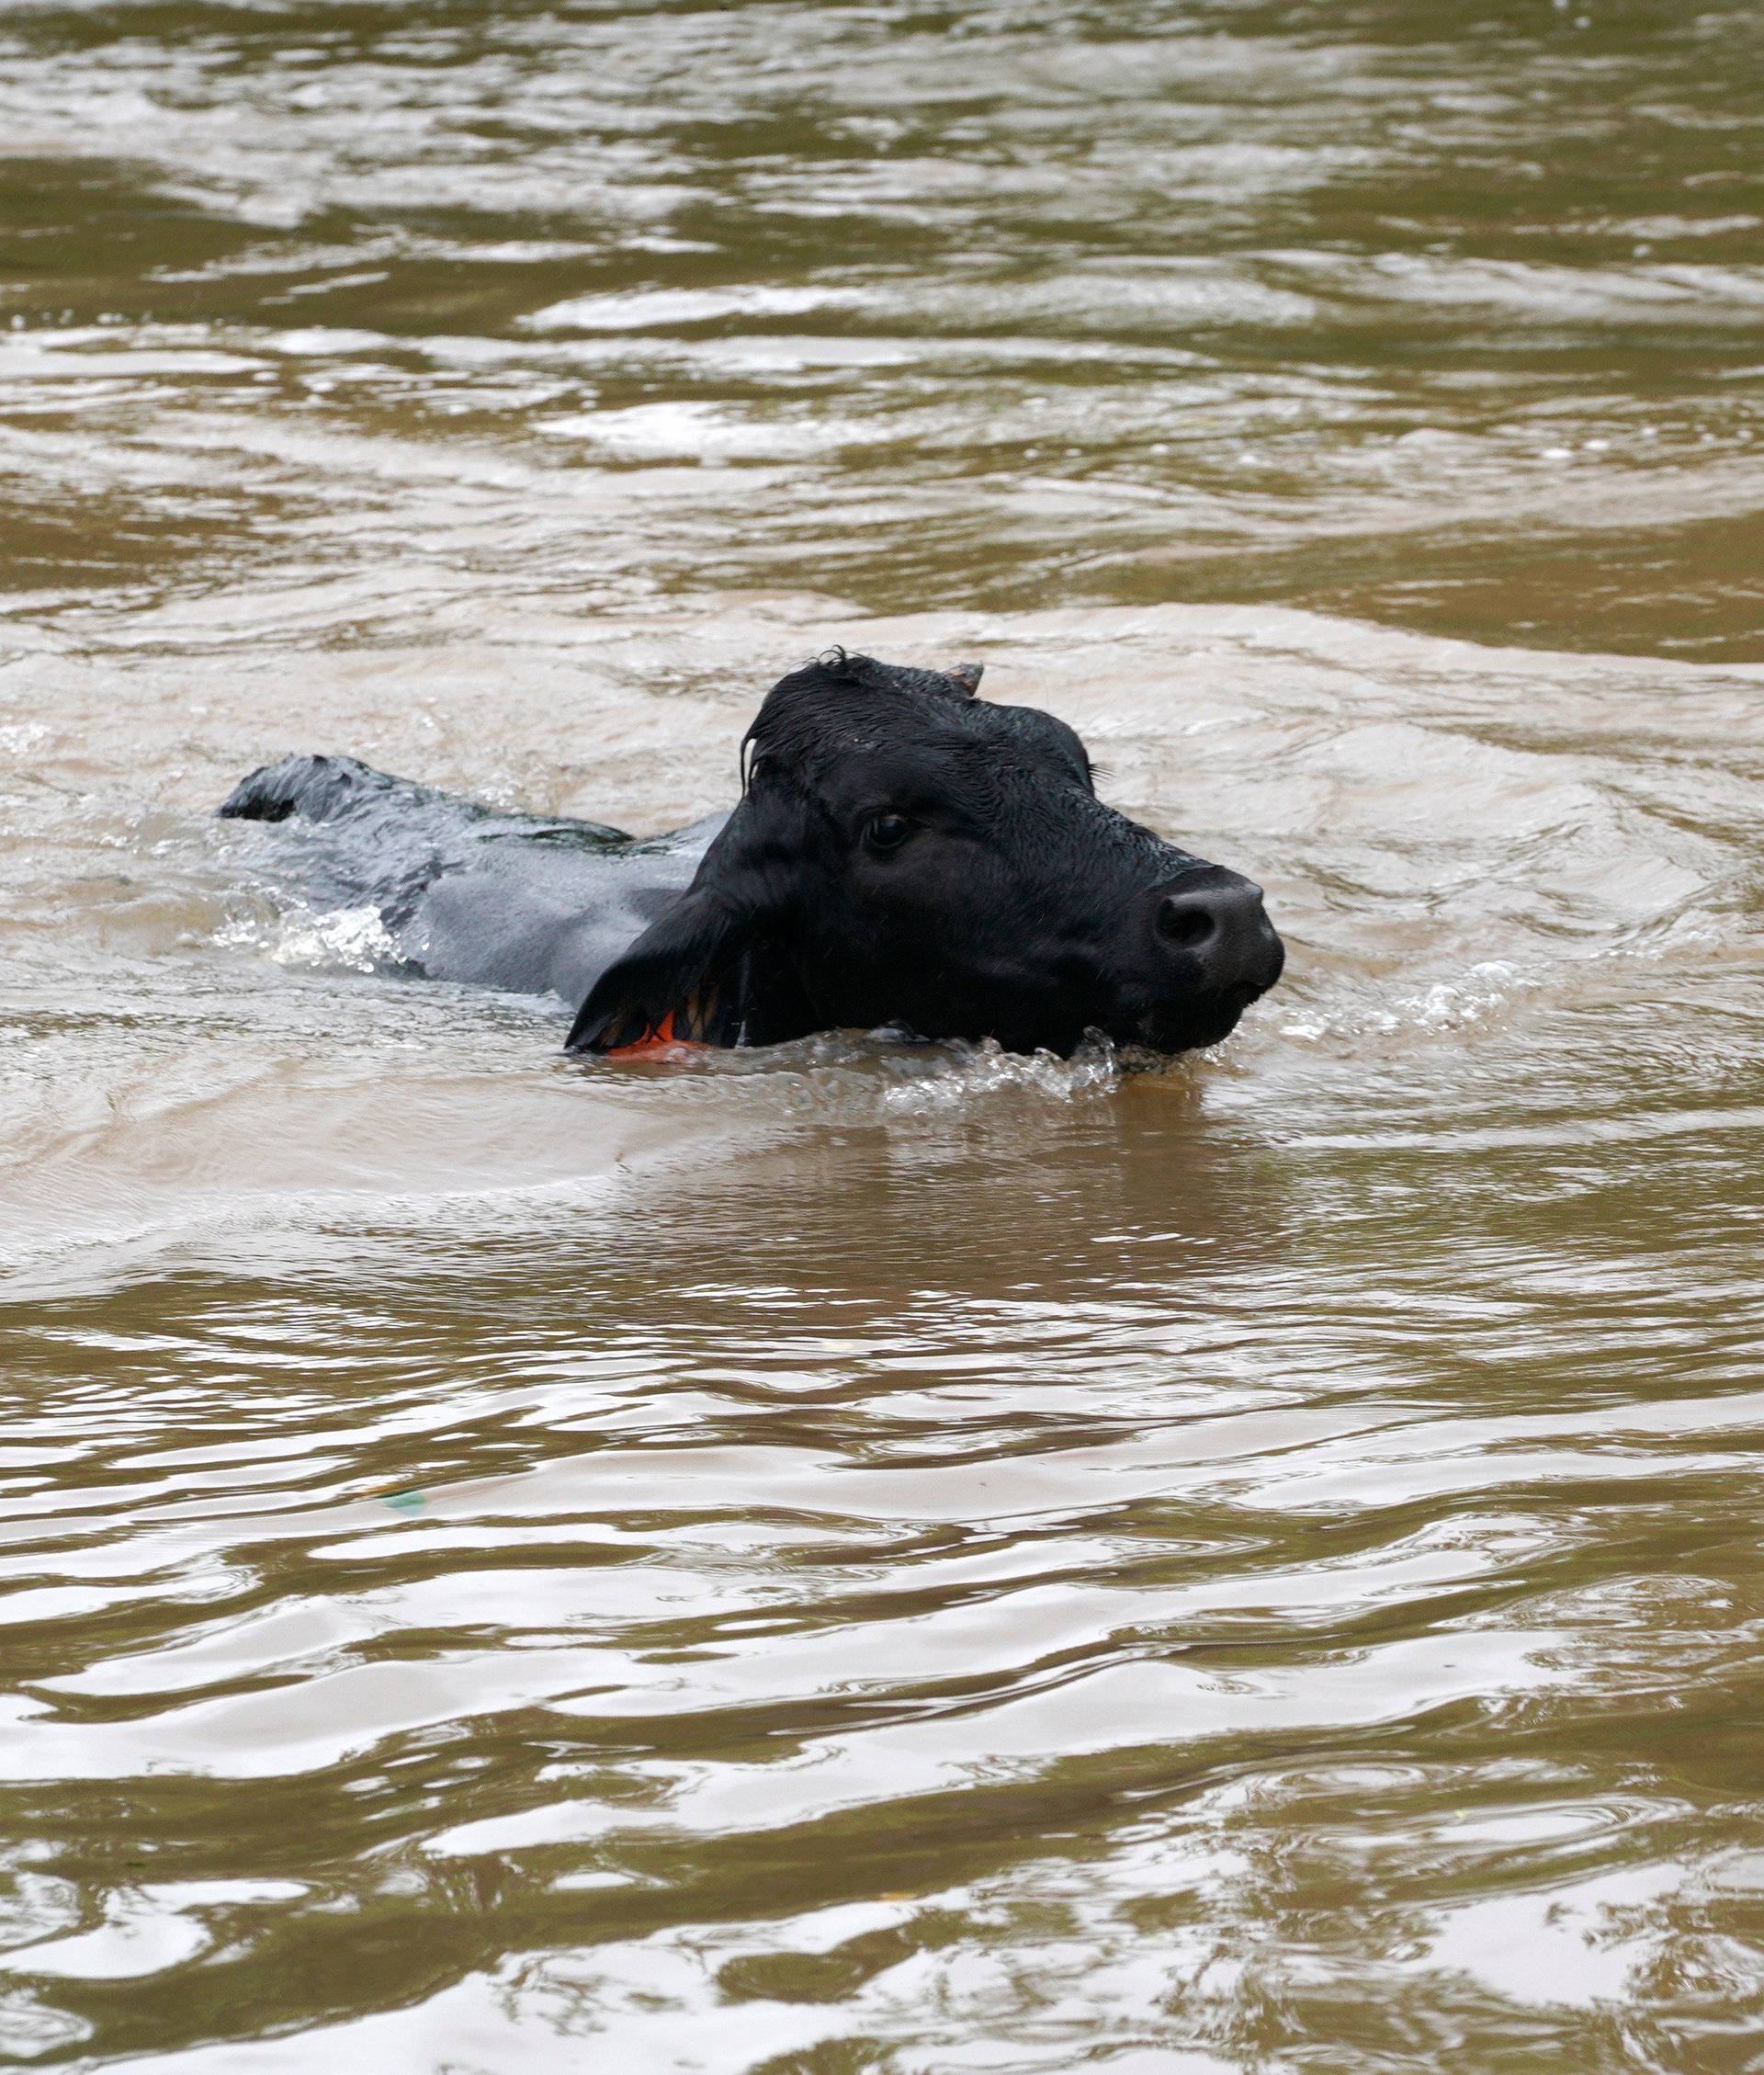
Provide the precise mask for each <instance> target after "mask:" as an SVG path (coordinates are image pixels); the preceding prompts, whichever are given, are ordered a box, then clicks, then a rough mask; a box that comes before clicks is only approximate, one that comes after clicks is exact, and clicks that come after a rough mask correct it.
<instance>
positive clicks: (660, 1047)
mask: <svg viewBox="0 0 1764 2075" xmlns="http://www.w3.org/2000/svg"><path fill="white" fill-rule="evenodd" d="M709 1049H710V1047H709V1046H708V1045H701V1044H700V1043H699V1042H698V1040H697V1039H696V1038H676V1037H675V1036H674V1034H673V1010H672V1009H670V1010H669V1011H668V1013H667V1015H664V1016H663V1017H662V1020H661V1022H660V1023H659V1024H657V1025H656V1026H655V1028H654V1029H653V1030H646V1031H645V1032H644V1033H643V1035H642V1037H640V1038H639V1039H638V1040H637V1042H636V1044H634V1045H616V1046H615V1047H614V1048H613V1049H612V1050H611V1051H610V1052H605V1053H603V1055H602V1057H603V1058H605V1059H609V1060H655V1059H665V1058H666V1057H667V1055H668V1054H669V1053H670V1052H707V1051H708V1050H709Z"/></svg>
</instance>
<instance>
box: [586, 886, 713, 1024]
mask: <svg viewBox="0 0 1764 2075" xmlns="http://www.w3.org/2000/svg"><path fill="white" fill-rule="evenodd" d="M746 935H747V931H746V929H745V927H744V925H743V918H742V916H741V912H740V911H739V910H738V909H736V908H734V907H732V906H731V905H730V904H729V902H728V901H726V900H724V899H723V898H722V896H721V895H720V894H718V892H716V891H715V890H713V889H711V888H709V887H695V888H694V889H693V890H692V891H691V892H689V893H686V894H684V895H683V896H682V897H681V899H680V901H679V903H678V904H677V905H676V906H674V907H673V908H671V909H669V911H668V913H666V914H665V915H663V916H662V919H661V921H660V922H658V923H652V924H650V927H649V928H648V929H646V930H645V931H644V932H643V934H642V935H641V936H639V938H638V940H637V942H636V943H635V944H633V945H632V946H631V947H630V949H629V950H628V951H627V952H626V953H625V955H624V957H623V958H616V959H615V960H614V962H613V963H612V964H611V965H610V966H608V967H607V969H606V970H605V972H604V973H602V974H601V976H600V978H599V979H598V980H597V981H595V982H594V986H593V987H591V988H590V989H589V991H588V996H587V999H586V1000H585V1001H584V1002H583V1003H582V1007H581V1008H580V1009H579V1010H578V1011H577V1012H576V1020H575V1022H574V1023H573V1024H572V1025H571V1028H570V1036H569V1038H568V1039H567V1040H566V1043H565V1049H566V1050H569V1051H571V1052H618V1051H623V1050H625V1049H627V1048H628V1047H630V1046H642V1045H649V1044H657V1043H662V1044H667V1043H673V1044H699V1045H703V1044H715V1043H717V1042H718V1040H719V1038H720V1037H721V1034H722V1033H721V1026H722V1025H723V1023H724V1022H725V1020H726V1019H725V1017H724V1015H723V1014H722V1013H721V1012H722V1011H723V1009H724V1006H725V1003H724V1000H723V996H724V993H725V991H726V983H727V981H729V980H730V979H732V977H733V976H732V973H731V970H730V969H731V968H732V967H733V966H734V965H735V963H736V961H737V959H738V958H740V956H741V949H742V947H743V944H744V942H745V939H746Z"/></svg>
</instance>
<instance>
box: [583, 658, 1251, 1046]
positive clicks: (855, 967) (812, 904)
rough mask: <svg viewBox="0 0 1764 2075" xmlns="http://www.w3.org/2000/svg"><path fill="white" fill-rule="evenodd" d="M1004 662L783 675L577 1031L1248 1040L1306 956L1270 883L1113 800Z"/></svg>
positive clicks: (859, 665) (773, 1037) (616, 1038)
mask: <svg viewBox="0 0 1764 2075" xmlns="http://www.w3.org/2000/svg"><path fill="white" fill-rule="evenodd" d="M978 680H979V670H978V666H975V665H963V666H960V667H958V668H957V669H956V670H954V671H950V672H948V673H942V672H935V671H928V670H903V669H899V668H897V667H895V666H893V665H891V664H888V663H876V662H875V661H874V660H873V659H872V658H870V657H868V656H856V655H844V654H839V653H835V654H834V655H833V656H831V657H830V658H824V659H823V660H822V661H820V662H819V663H811V664H810V665H809V667H808V668H807V669H804V670H798V671H795V672H793V673H792V674H791V675H789V676H788V677H786V678H784V679H783V680H782V681H781V682H780V683H779V684H778V685H776V686H775V687H774V688H773V690H772V692H771V693H770V694H769V695H768V697H767V698H766V701H765V704H764V705H763V707H762V708H761V709H760V713H759V718H758V719H757V720H755V721H754V723H753V725H752V728H751V729H750V730H749V731H748V735H747V740H746V743H744V744H743V760H744V765H745V771H746V783H745V786H744V788H743V791H742V796H741V805H740V806H739V807H737V809H736V810H735V811H734V813H733V814H732V815H731V816H730V818H729V822H728V823H727V824H726V825H725V827H724V828H723V830H722V831H721V833H719V834H718V837H717V839H716V841H715V842H714V843H713V844H712V845H711V846H710V848H709V849H708V850H707V852H706V854H705V857H704V860H703V862H702V864H701V865H700V866H699V868H698V873H697V877H696V878H695V879H694V881H693V883H692V886H691V888H690V890H688V891H687V892H686V893H685V895H684V897H683V898H682V900H681V901H680V902H679V904H678V905H677V906H676V907H674V908H673V909H672V910H670V912H669V913H667V914H666V915H665V916H663V918H662V920H661V921H660V922H658V923H656V924H653V926H652V927H650V929H649V930H647V931H646V932H645V933H644V935H642V936H640V937H639V939H638V941H637V942H636V943H635V944H634V945H633V946H632V947H631V948H630V949H629V950H628V952H627V953H626V954H625V956H624V957H623V958H619V959H618V960H617V961H616V963H615V964H614V965H613V966H612V967H610V968H609V969H608V970H607V971H606V972H605V973H604V974H603V975H602V977H601V979H600V980H599V981H598V982H597V983H596V984H595V986H594V989H593V990H592V991H591V992H590V993H589V995H588V998H587V1000H586V1001H585V1002H584V1003H582V1010H581V1013H580V1014H579V1015H577V1017H576V1021H575V1026H574V1027H573V1028H572V1030H571V1034H570V1040H569V1041H570V1045H571V1049H573V1050H577V1051H613V1050H616V1049H620V1048H621V1047H623V1046H626V1045H630V1044H636V1043H640V1042H641V1041H642V1040H643V1039H644V1038H647V1037H649V1036H650V1035H651V1034H652V1033H657V1032H665V1033H667V1034H668V1035H671V1036H673V1037H675V1038H695V1039H697V1040H699V1041H701V1042H705V1043H709V1044H713V1045H743V1044H745V1045H763V1044H775V1043H777V1042H780V1041H782V1040H784V1039H786V1038H799V1037H804V1036H806V1035H808V1034H809V1032H811V1031H816V1030H827V1029H832V1028H837V1027H841V1026H844V1027H855V1028H860V1029H873V1028H876V1027H877V1026H884V1025H895V1026H904V1027H906V1028H908V1029H910V1030H911V1031H913V1032H915V1033H916V1034H917V1035H919V1036H920V1037H922V1038H997V1039H998V1041H999V1042H1000V1043H1001V1045H1003V1046H1004V1047H1005V1048H1006V1049H1009V1050H1012V1051H1033V1050H1035V1049H1037V1048H1039V1047H1044V1046H1045V1047H1047V1048H1048V1049H1052V1050H1054V1051H1057V1052H1069V1051H1071V1050H1072V1049H1073V1048H1074V1047H1075V1046H1076V1045H1077V1044H1078V1043H1079V1041H1080V1038H1082V1037H1083V1036H1084V1033H1085V1032H1086V1031H1087V1030H1089V1029H1098V1030H1102V1031H1104V1032H1106V1033H1107V1035H1108V1036H1109V1037H1111V1038H1114V1039H1115V1040H1116V1041H1117V1042H1120V1043H1127V1044H1135V1045H1146V1046H1150V1047H1152V1048H1154V1049H1158V1050H1159V1051H1167V1052H1175V1051H1182V1050H1186V1049H1188V1048H1190V1047H1192V1046H1196V1045H1211V1044H1214V1043H1216V1041H1217V1040H1218V1039H1219V1038H1224V1037H1225V1036H1226V1035H1227V1033H1228V1032H1229V1031H1230V1030H1231V1029H1232V1028H1233V1027H1234V1026H1235V1025H1236V1024H1237V1021H1238V1017H1239V1016H1240V1015H1242V1014H1243V1011H1244V1009H1245V1008H1246V1007H1247V1006H1248V1005H1249V1003H1251V1002H1253V1001H1254V1000H1255V999H1256V997H1257V996H1258V995H1259V994H1263V993H1266V992H1267V991H1268V989H1269V988H1271V987H1272V985H1273V984H1274V982H1275V981H1276V980H1278V979H1279V977H1280V969H1281V965H1282V962H1283V957H1284V953H1283V949H1282V947H1281V941H1280V939H1279V937H1278V936H1276V935H1275V934H1274V931H1273V927H1272V924H1270V922H1269V920H1268V917H1267V915H1266V914H1265V913H1263V911H1262V905H1261V889H1260V888H1259V887H1256V886H1254V885H1252V884H1251V883H1250V880H1248V879H1241V878H1239V877H1238V874H1237V873H1236V872H1230V871H1227V870H1226V869H1225V868H1224V867H1222V866H1219V865H1209V864H1207V863H1206V862H1205V861H1204V859H1202V858H1199V857H1194V856H1190V855H1189V853H1188V852H1187V851H1185V850H1179V849H1177V848H1176V846H1175V845H1173V844H1169V843H1166V842H1165V841H1164V840H1163V838H1162V837H1161V836H1157V835H1154V834H1153V833H1151V831H1150V830H1149V829H1146V828H1141V827H1140V826H1139V824H1138V823H1137V822H1129V821H1128V820H1127V819H1126V817H1125V815H1122V814H1117V813H1116V812H1115V811H1114V809H1113V808H1111V807H1105V806H1104V805H1103V802H1102V801H1101V800H1100V799H1097V797H1096V792H1095V788H1094V786H1093V784H1092V782H1091V762H1090V758H1089V757H1088V756H1087V755H1086V754H1085V752H1084V745H1083V743H1080V741H1079V739H1078V737H1077V736H1076V735H1075V734H1074V733H1073V732H1072V731H1071V729H1069V727H1068V726H1067V725H1066V724H1065V722H1064V721H1063V720H1055V719H1054V717H1053V716H1052V715H1051V714H1047V713H1041V712H1038V711H1036V710H1035V709H1034V708H1033V707H1023V706H994V705H991V704H989V702H986V701H983V700H980V699H978V698H976V697H974V688H975V686H976V685H977V684H978Z"/></svg>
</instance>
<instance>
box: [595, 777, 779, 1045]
mask: <svg viewBox="0 0 1764 2075" xmlns="http://www.w3.org/2000/svg"><path fill="white" fill-rule="evenodd" d="M799 819H800V816H799V813H797V811H794V808H793V805H792V803H789V802H786V801H785V800H783V799H779V798H778V797H777V796H776V795H775V794H774V793H773V792H772V789H771V788H752V789H750V791H749V793H748V795H747V797H746V798H745V799H743V800H742V801H741V805H740V806H739V807H737V808H736V810H735V811H734V813H732V814H731V815H730V816H729V820H728V822H726V823H725V824H724V826H723V828H722V830H721V831H720V833H718V836H717V839H716V841H715V842H714V843H712V845H711V846H710V848H709V849H708V850H707V851H706V853H705V855H704V857H703V860H702V861H701V862H700V864H699V867H698V870H697V872H696V874H695V877H694V879H693V882H692V884H691V886H690V887H689V888H688V889H687V890H686V891H685V892H684V894H683V895H682V896H681V898H680V900H679V901H678V902H677V903H676V904H675V905H674V906H673V907H672V908H670V909H669V910H668V912H667V913H666V914H665V915H663V916H662V919H661V920H660V921H659V922H655V923H651V924H650V927H649V928H648V929H646V930H645V931H644V932H643V934H642V935H641V936H639V938H638V940H637V942H636V943H635V944H633V945H632V946H631V947H630V949H629V950H628V951H627V952H626V953H625V954H624V956H623V957H622V958H616V959H615V960H614V961H613V963H612V964H611V965H610V966H608V967H607V969H606V970H605V972H604V973H602V974H601V976H600V978H599V979H598V980H597V981H595V982H594V986H593V987H591V988H590V989H589V991H588V997H587V999H586V1000H585V1001H584V1002H583V1003H582V1007H581V1008H580V1009H579V1010H578V1011H577V1012H576V1020H575V1022H574V1023H573V1024H572V1025H571V1028H570V1036H569V1038H567V1039H566V1040H565V1049H567V1050H569V1051H572V1052H617V1051H623V1050H625V1049H627V1048H628V1047H629V1046H642V1045H648V1044H652V1043H658V1042H659V1043H663V1044H665V1043H669V1042H673V1043H675V1044H699V1045H730V1044H734V1043H737V1042H739V1038H738V1033H739V1031H740V1028H741V1021H742V1018H743V1015H744V1014H745V1008H744V1004H743V1003H742V1001H741V995H742V993H743V991H744V990H743V981H742V971H741V969H742V962H743V955H744V954H745V953H746V952H747V951H748V950H749V948H750V947H752V945H753V944H754V943H755V941H756V939H757V938H758V937H759V936H760V935H761V934H762V933H763V931H764V930H765V929H766V927H767V925H768V924H771V923H773V922H775V919H776V917H777V915H778V913H779V910H780V906H781V902H782V900H783V898H784V889H785V888H786V887H787V885H788V884H789V882H790V878H791V873H790V866H791V864H792V863H793V862H798V863H799V858H800V841H799V833H798V835H797V840H796V841H793V840H792V837H793V833H796V832H797V822H799Z"/></svg>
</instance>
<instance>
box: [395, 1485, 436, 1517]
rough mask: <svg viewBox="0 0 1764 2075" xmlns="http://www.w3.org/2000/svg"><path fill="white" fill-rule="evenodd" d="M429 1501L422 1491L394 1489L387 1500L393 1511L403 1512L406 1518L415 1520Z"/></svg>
mask: <svg viewBox="0 0 1764 2075" xmlns="http://www.w3.org/2000/svg"><path fill="white" fill-rule="evenodd" d="M386 1503H387V1504H388V1505H389V1506H390V1507H391V1509H392V1511H393V1512H394V1513H401V1514H403V1515H404V1517H405V1519H406V1520H414V1519H415V1518H416V1516H417V1514H420V1513H421V1512H422V1511H423V1509H424V1506H426V1505H427V1504H428V1501H427V1500H426V1499H425V1498H424V1496H423V1494H422V1492H421V1491H393V1492H391V1493H390V1494H389V1495H388V1497H387V1500H386Z"/></svg>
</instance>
